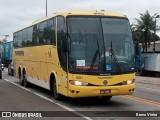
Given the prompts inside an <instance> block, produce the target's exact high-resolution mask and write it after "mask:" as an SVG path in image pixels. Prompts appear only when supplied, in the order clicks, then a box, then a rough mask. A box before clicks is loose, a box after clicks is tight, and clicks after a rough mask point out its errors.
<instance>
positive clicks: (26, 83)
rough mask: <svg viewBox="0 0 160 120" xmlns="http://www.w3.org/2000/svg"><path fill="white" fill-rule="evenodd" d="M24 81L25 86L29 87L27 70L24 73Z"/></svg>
mask: <svg viewBox="0 0 160 120" xmlns="http://www.w3.org/2000/svg"><path fill="white" fill-rule="evenodd" d="M23 82H24V86H25V87H29V83H28V81H27V76H26V72H25V71H24V73H23Z"/></svg>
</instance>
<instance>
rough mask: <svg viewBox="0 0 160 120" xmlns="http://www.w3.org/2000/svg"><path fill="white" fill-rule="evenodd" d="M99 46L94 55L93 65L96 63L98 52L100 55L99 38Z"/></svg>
mask: <svg viewBox="0 0 160 120" xmlns="http://www.w3.org/2000/svg"><path fill="white" fill-rule="evenodd" d="M97 47H98V49H97V50H96V52H95V54H94V57H93V59H92V62H91V67H92V66H93V65H94V64H95V62H96V59H97V56H98V54H99V55H100V52H99V44H98V40H97ZM99 59H100V58H99Z"/></svg>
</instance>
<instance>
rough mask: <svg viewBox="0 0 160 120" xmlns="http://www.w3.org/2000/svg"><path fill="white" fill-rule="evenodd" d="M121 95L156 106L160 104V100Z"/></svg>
mask: <svg viewBox="0 0 160 120" xmlns="http://www.w3.org/2000/svg"><path fill="white" fill-rule="evenodd" d="M120 97H123V98H126V99H131V100H134V101H138V102H142V103H147V104H151V105H155V106H157V105H158V106H160V102H155V101H151V100H146V99H142V98H138V97H135V96H130V95H125V96H120Z"/></svg>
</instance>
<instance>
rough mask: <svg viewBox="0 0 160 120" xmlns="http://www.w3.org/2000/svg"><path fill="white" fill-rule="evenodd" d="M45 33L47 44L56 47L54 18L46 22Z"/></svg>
mask: <svg viewBox="0 0 160 120" xmlns="http://www.w3.org/2000/svg"><path fill="white" fill-rule="evenodd" d="M46 31H47V32H46V33H47V43H50V44H53V45H56V18H53V19H51V20H49V21H48V28H47V30H46Z"/></svg>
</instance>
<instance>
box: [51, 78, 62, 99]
mask: <svg viewBox="0 0 160 120" xmlns="http://www.w3.org/2000/svg"><path fill="white" fill-rule="evenodd" d="M52 87H53V88H52V91H53V96H54V98H55V99H56V100H58V101H61V100H62V95H61V94H59V93H58V92H57V86H56V80H54V81H53V85H52Z"/></svg>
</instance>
